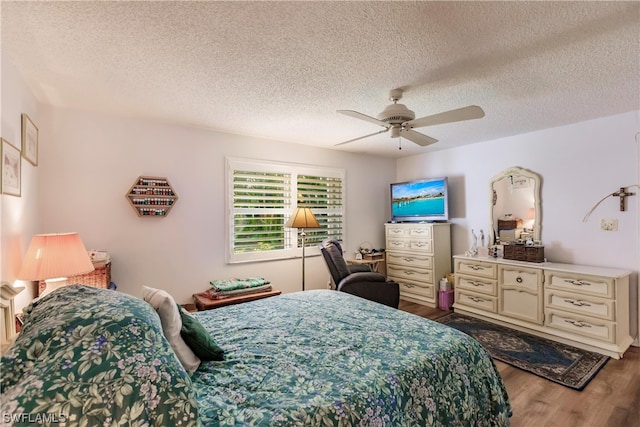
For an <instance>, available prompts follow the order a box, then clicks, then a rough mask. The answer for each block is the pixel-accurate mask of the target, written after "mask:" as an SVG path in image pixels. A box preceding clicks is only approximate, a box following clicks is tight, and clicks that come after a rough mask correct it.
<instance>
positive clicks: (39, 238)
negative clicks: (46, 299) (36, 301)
mask: <svg viewBox="0 0 640 427" xmlns="http://www.w3.org/2000/svg"><path fill="white" fill-rule="evenodd" d="M93 270H94V267H93V263H92V262H91V258H90V257H89V254H88V253H87V249H86V248H85V246H84V244H83V243H82V240H81V239H80V235H79V234H78V233H61V234H36V235H35V236H33V238H32V239H31V243H30V244H29V249H27V253H26V254H25V256H24V260H23V261H22V266H21V267H20V271H19V272H18V276H17V278H18V279H19V280H49V279H57V278H65V279H66V277H68V276H76V275H79V274H85V273H90V272H92V271H93ZM64 284H66V283H64ZM47 288H48V284H47ZM45 293H47V292H46V291H45Z"/></svg>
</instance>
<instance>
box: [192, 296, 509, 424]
mask: <svg viewBox="0 0 640 427" xmlns="http://www.w3.org/2000/svg"><path fill="white" fill-rule="evenodd" d="M195 315H196V317H197V319H198V320H200V321H201V323H202V324H203V325H204V326H205V327H206V328H207V329H208V330H209V331H211V333H212V334H213V335H214V337H215V340H216V341H217V343H218V344H219V345H220V346H221V347H222V348H224V349H225V360H224V361H221V362H206V363H203V364H202V365H201V366H200V368H199V369H198V371H196V372H195V373H194V375H193V376H192V381H193V387H194V390H195V393H196V398H197V400H198V403H199V412H200V416H201V421H202V423H203V425H205V426H345V427H346V426H412V427H413V426H473V427H483V426H508V425H509V416H510V413H511V407H510V404H509V401H508V396H507V392H506V390H505V388H504V385H503V383H502V380H501V378H500V375H499V373H498V371H497V369H496V366H495V365H494V363H493V361H492V359H491V358H490V356H489V355H488V354H487V353H486V352H485V351H484V349H483V348H482V347H481V346H480V345H479V344H478V343H477V342H476V341H474V340H473V339H471V338H470V337H468V336H467V335H465V334H463V333H461V332H458V331H456V330H455V329H452V328H449V327H447V326H444V325H441V324H439V323H436V322H431V321H428V320H426V319H423V318H421V317H418V316H415V315H412V314H409V313H405V312H402V311H399V310H395V309H392V308H389V307H386V306H383V305H381V304H375V303H371V302H369V301H365V300H363V299H361V298H358V297H355V296H352V295H349V294H346V293H343V292H336V291H310V292H299V293H294V294H288V295H281V296H278V297H273V298H268V299H263V300H259V301H254V302H251V303H246V304H241V305H234V306H228V307H224V308H220V309H216V310H210V311H206V312H199V313H195Z"/></svg>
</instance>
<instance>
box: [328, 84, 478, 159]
mask: <svg viewBox="0 0 640 427" xmlns="http://www.w3.org/2000/svg"><path fill="white" fill-rule="evenodd" d="M401 98H402V90H401V89H393V90H392V91H391V92H390V93H389V100H391V101H393V104H391V105H388V106H387V107H386V108H385V109H384V110H383V111H382V113H380V114H378V118H375V117H371V116H367V115H366V114H362V113H359V112H357V111H353V110H338V111H337V112H338V113H340V114H344V115H347V116H351V117H355V118H356V119H360V120H366V121H368V122H371V123H375V124H377V125H379V126H382V127H383V128H384V129H383V130H380V131H378V132H374V133H371V134H368V135H364V136H360V137H358V138H353V139H350V140H348V141H344V142H341V143H339V144H336V146H338V145H344V144H348V143H350V142H353V141H357V140H359V139H363V138H368V137H370V136H374V135H378V134H381V133H384V132H388V131H389V130H390V131H391V138H398V137H403V138H406V139H408V140H409V141H411V142H414V143H416V144H418V145H420V146H421V147H425V146H427V145H430V144H433V143H435V142H438V140H437V139H435V138H432V137H430V136H427V135H424V134H422V133H420V132H416V131H415V130H413V129H414V128H421V127H425V126H433V125H441V124H443V123H452V122H461V121H463V120H471V119H479V118H482V117H484V111H483V110H482V108H480V107H478V106H477V105H470V106H468V107H462V108H458V109H457V110H450V111H445V112H444V113H438V114H434V115H432V116H427V117H422V118H419V119H416V118H415V117H416V115H415V113H414V112H413V111H411V110H409V109H408V108H407V106H406V105H404V104H398V101H399V100H400V99H401ZM401 149H402V148H401Z"/></svg>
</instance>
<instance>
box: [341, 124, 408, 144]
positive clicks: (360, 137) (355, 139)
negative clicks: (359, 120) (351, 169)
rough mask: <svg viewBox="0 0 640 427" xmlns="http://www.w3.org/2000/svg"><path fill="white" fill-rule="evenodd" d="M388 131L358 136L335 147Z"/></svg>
mask: <svg viewBox="0 0 640 427" xmlns="http://www.w3.org/2000/svg"><path fill="white" fill-rule="evenodd" d="M388 131H389V128H386V129H382V130H380V131H378V132H374V133H370V134H369V135H365V136H359V137H357V138H353V139H350V140H348V141H344V142H341V143H339V144H336V145H335V146H336V147H337V146H338V145H344V144H348V143H350V142H353V141H357V140H359V139H364V138H369V137H370V136H373V135H378V134H380V133H385V132H388ZM416 133H417V132H416Z"/></svg>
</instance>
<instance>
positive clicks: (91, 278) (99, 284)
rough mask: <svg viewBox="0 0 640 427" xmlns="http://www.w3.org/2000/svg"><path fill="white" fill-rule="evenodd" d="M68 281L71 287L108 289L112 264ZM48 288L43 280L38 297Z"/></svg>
mask: <svg viewBox="0 0 640 427" xmlns="http://www.w3.org/2000/svg"><path fill="white" fill-rule="evenodd" d="M67 279H68V281H69V284H70V285H75V284H80V285H87V286H93V287H94V288H103V289H107V288H108V287H109V283H111V262H108V263H107V264H105V265H104V266H102V267H96V269H95V270H93V271H92V272H91V273H87V274H80V275H78V276H69V277H68V278H67ZM46 286H47V284H46V283H45V281H44V280H41V281H40V283H39V284H38V295H40V294H41V293H42V291H44V288H45V287H46Z"/></svg>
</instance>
